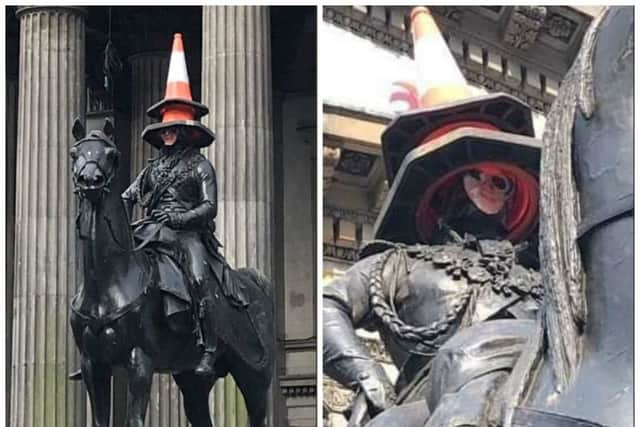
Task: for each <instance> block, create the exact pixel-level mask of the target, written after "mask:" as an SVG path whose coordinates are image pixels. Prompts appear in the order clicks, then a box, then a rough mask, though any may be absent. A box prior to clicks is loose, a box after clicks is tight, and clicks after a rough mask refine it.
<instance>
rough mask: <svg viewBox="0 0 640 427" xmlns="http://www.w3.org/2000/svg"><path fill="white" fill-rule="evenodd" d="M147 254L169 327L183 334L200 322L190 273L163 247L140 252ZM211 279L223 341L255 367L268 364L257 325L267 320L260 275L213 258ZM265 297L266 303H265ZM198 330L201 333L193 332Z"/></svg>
mask: <svg viewBox="0 0 640 427" xmlns="http://www.w3.org/2000/svg"><path fill="white" fill-rule="evenodd" d="M140 250H141V251H142V253H143V254H144V257H143V258H144V259H145V261H144V262H145V263H146V264H147V266H146V269H147V271H148V272H149V274H150V275H151V277H152V280H151V281H150V282H151V283H153V284H154V286H156V287H157V289H158V290H159V291H160V294H161V297H162V304H163V312H164V317H165V319H167V322H168V323H169V325H170V327H175V329H178V328H179V327H180V325H184V323H185V318H186V319H189V320H188V321H189V324H190V325H194V324H195V322H196V321H197V319H196V316H197V315H198V307H196V306H194V304H195V300H196V298H194V295H193V294H192V286H191V284H190V282H189V278H188V274H186V273H185V272H184V269H183V268H182V267H181V265H183V264H182V262H183V261H184V260H182V259H180V255H179V254H176V253H175V252H172V251H167V250H165V249H164V248H163V247H162V245H153V244H148V245H147V246H145V247H143V248H140ZM207 262H208V263H209V264H210V270H211V280H208V281H207V283H208V284H209V286H211V289H210V295H211V300H212V301H213V303H214V306H215V310H213V313H214V317H215V318H214V319H211V320H213V324H214V325H215V326H214V327H215V331H216V335H217V336H218V338H219V339H220V340H222V341H223V342H225V343H226V344H227V345H229V346H230V347H232V348H233V349H234V350H235V351H236V353H237V354H238V355H240V357H241V358H242V359H243V360H244V361H245V362H247V363H249V364H250V365H251V366H253V367H254V368H257V369H259V368H261V367H262V365H263V364H264V363H265V357H266V343H265V342H263V338H262V336H261V335H263V334H262V332H261V331H260V328H259V326H258V325H260V323H261V322H262V321H263V320H264V319H263V317H264V311H265V307H264V304H263V301H261V299H264V296H265V293H264V290H263V289H262V287H263V286H262V284H261V283H258V280H257V279H256V278H257V276H255V277H252V276H251V275H250V274H247V273H245V272H243V271H242V270H241V271H234V270H232V269H231V268H230V267H229V266H228V264H226V262H225V261H224V259H223V258H222V256H219V258H218V257H209V259H208V260H207ZM261 297H262V298H261ZM193 329H195V330H197V328H193Z"/></svg>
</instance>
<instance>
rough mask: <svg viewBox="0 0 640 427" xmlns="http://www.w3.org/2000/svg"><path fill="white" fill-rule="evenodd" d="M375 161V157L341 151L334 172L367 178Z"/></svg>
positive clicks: (356, 152)
mask: <svg viewBox="0 0 640 427" xmlns="http://www.w3.org/2000/svg"><path fill="white" fill-rule="evenodd" d="M375 161H376V156H373V155H371V154H367V153H362V152H358V151H351V150H342V154H341V155H340V161H339V162H338V165H337V166H336V170H337V171H339V172H344V173H348V174H350V175H355V176H359V177H367V176H369V172H371V168H372V167H373V164H374V163H375Z"/></svg>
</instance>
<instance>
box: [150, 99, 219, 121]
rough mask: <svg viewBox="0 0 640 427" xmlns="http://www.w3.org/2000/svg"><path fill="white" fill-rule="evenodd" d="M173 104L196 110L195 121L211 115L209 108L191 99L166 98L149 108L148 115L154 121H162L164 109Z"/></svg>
mask: <svg viewBox="0 0 640 427" xmlns="http://www.w3.org/2000/svg"><path fill="white" fill-rule="evenodd" d="M171 104H182V105H187V106H189V107H192V108H193V110H194V120H200V119H201V118H202V117H203V116H206V115H207V114H209V107H207V106H206V105H204V104H201V103H199V102H196V101H193V100H191V99H182V98H166V99H163V100H162V101H159V102H156V103H155V104H153V105H152V106H151V107H149V109H147V115H148V116H149V117H151V118H152V119H156V120H160V119H161V118H162V110H163V109H164V107H166V106H167V105H171Z"/></svg>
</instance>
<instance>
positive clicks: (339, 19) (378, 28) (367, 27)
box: [323, 7, 411, 55]
mask: <svg viewBox="0 0 640 427" xmlns="http://www.w3.org/2000/svg"><path fill="white" fill-rule="evenodd" d="M323 17H324V20H325V21H327V22H331V23H333V24H335V25H337V26H339V27H341V28H344V29H347V30H349V31H351V32H352V33H354V34H356V35H358V36H360V37H363V38H366V39H370V40H373V41H374V42H376V43H378V44H380V45H382V46H384V47H386V48H388V49H391V50H393V51H396V52H401V53H404V54H406V55H410V54H411V43H410V41H409V38H408V35H407V34H404V36H403V35H399V34H397V35H394V34H391V33H390V32H389V31H388V29H387V28H386V26H385V25H384V24H383V23H379V22H378V21H373V20H369V19H366V15H363V17H365V18H364V19H354V18H353V17H352V16H350V15H349V14H346V13H343V12H342V11H340V10H338V9H334V8H331V7H323Z"/></svg>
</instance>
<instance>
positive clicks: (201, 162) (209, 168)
mask: <svg viewBox="0 0 640 427" xmlns="http://www.w3.org/2000/svg"><path fill="white" fill-rule="evenodd" d="M187 164H188V168H189V169H192V170H195V171H197V172H198V173H199V174H201V175H215V169H214V168H213V165H212V164H211V162H210V161H209V159H207V158H206V157H205V156H204V155H203V154H202V153H200V152H199V151H194V152H193V153H192V154H191V155H190V156H189V158H188V160H187Z"/></svg>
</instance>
